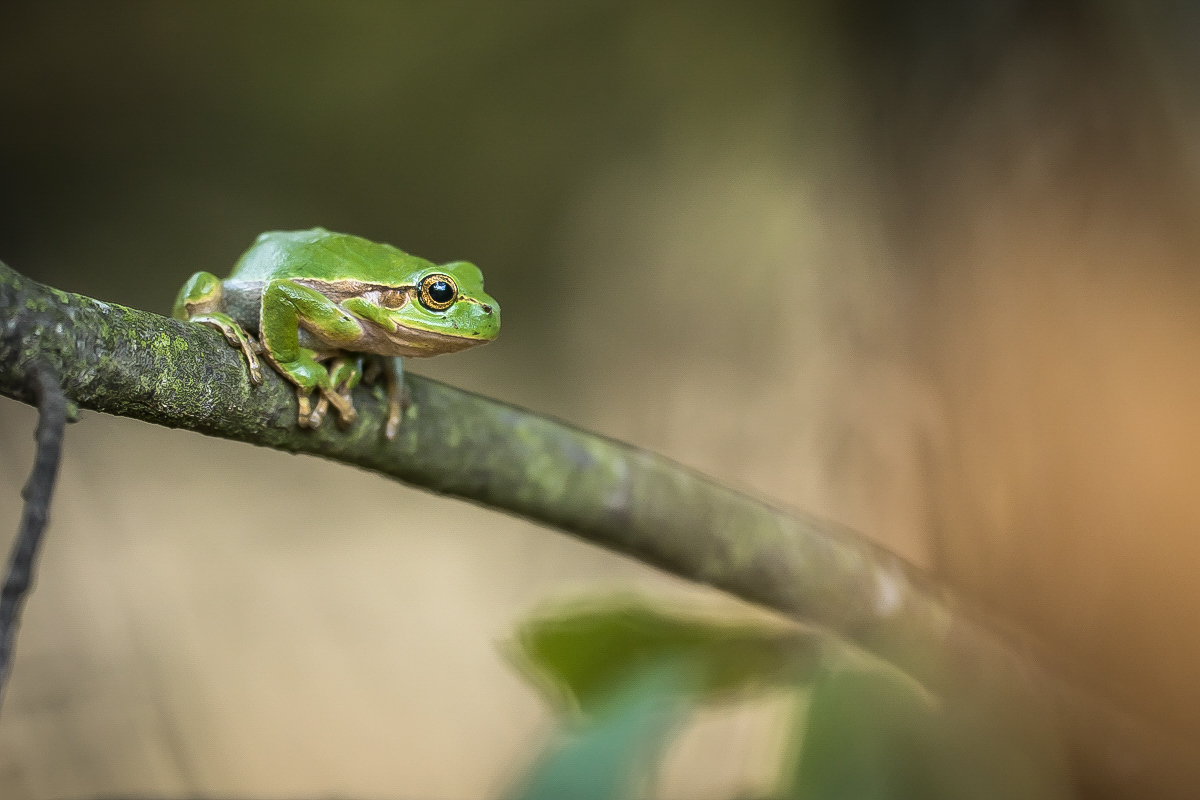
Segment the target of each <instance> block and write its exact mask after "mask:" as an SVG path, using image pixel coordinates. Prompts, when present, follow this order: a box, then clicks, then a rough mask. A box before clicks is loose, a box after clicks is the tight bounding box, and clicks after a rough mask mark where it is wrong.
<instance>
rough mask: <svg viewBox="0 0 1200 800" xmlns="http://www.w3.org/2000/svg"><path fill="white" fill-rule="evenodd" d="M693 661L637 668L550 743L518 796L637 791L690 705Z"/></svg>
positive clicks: (578, 798)
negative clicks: (589, 716)
mask: <svg viewBox="0 0 1200 800" xmlns="http://www.w3.org/2000/svg"><path fill="white" fill-rule="evenodd" d="M693 666H694V665H690V664H688V663H687V662H686V661H664V662H660V663H659V664H657V665H655V666H653V667H651V668H648V669H643V670H641V671H639V672H637V673H636V674H635V675H634V676H633V677H632V678H631V679H630V680H629V681H628V682H627V683H625V684H624V685H623V686H622V687H621V688H620V689H618V690H616V691H615V692H614V694H613V696H611V697H610V698H609V699H608V701H607V702H605V703H603V704H601V705H600V706H598V707H597V708H596V709H595V711H596V713H595V717H594V719H593V720H592V721H590V722H588V723H587V724H585V725H583V726H581V727H580V728H579V729H578V730H576V731H574V732H573V733H571V734H570V735H567V736H565V737H564V738H563V739H562V740H558V741H555V742H554V743H553V744H552V745H551V746H550V747H549V748H548V750H547V752H546V753H545V754H544V755H543V756H542V757H541V758H540V759H539V761H538V763H537V764H536V765H535V766H534V768H533V770H532V773H531V776H530V777H529V778H528V779H527V781H526V782H525V784H524V786H523V788H522V791H521V792H520V793H519V794H518V795H517V797H518V798H520V800H563V798H571V799H572V800H621V799H623V798H632V797H637V796H638V795H639V794H641V790H642V789H643V788H644V787H645V786H646V784H647V782H648V780H649V778H650V775H651V774H652V771H653V769H654V767H655V765H656V764H657V763H658V760H659V759H660V758H661V756H662V753H663V751H664V750H665V749H666V745H667V744H668V742H669V741H670V735H671V733H672V732H673V731H674V730H675V728H676V727H677V724H678V722H679V721H680V720H681V719H682V717H683V714H684V712H685V711H686V709H687V707H688V705H689V699H690V697H691V690H692V687H693V686H694V682H695V670H694V668H693Z"/></svg>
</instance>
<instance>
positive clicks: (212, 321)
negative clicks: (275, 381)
mask: <svg viewBox="0 0 1200 800" xmlns="http://www.w3.org/2000/svg"><path fill="white" fill-rule="evenodd" d="M188 319H189V321H190V322H198V323H200V324H201V325H207V326H208V327H210V328H216V329H217V330H219V331H220V332H221V333H222V334H223V335H224V336H225V341H227V342H229V346H230V347H238V348H241V351H242V355H244V356H245V357H246V365H247V366H248V367H249V368H250V382H251V383H252V384H254V385H255V386H262V382H263V379H262V367H260V366H259V362H258V354H259V353H261V352H262V345H260V344H259V343H258V342H256V341H255V340H254V337H252V336H251V335H250V334H248V333H246V330H245V328H243V327H242V326H241V325H239V324H237V322H235V321H234V319H233V317H230V316H229V315H228V314H222V313H221V312H219V311H213V312H209V313H207V314H197V315H196V316H194V317H189V318H188Z"/></svg>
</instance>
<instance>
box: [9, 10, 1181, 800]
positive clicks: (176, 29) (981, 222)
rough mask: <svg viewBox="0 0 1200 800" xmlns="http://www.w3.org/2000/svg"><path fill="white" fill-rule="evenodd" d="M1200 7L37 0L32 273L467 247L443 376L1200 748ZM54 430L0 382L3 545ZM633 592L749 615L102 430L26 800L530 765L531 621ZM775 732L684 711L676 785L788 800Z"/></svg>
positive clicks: (24, 676)
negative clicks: (367, 242)
mask: <svg viewBox="0 0 1200 800" xmlns="http://www.w3.org/2000/svg"><path fill="white" fill-rule="evenodd" d="M1198 37H1200V14H1198V13H1197V12H1196V11H1195V10H1194V9H1193V8H1192V7H1191V5H1190V4H1186V3H1182V2H1176V1H1173V0H1147V1H1146V2H1139V3H1133V2H1129V3H1122V2H1118V0H1111V1H1110V2H1101V1H1100V0H1092V1H1091V2H1088V1H1087V0H1053V1H1049V0H1047V1H1044V2H1023V1H1022V0H957V1H955V2H951V1H950V0H907V1H905V0H844V2H824V3H823V2H818V1H817V0H814V1H813V2H807V3H799V2H798V3H784V2H772V3H768V2H739V3H662V4H658V3H643V2H614V1H610V2H577V3H557V2H532V1H530V2H522V3H510V4H495V3H485V2H475V1H472V0H463V1H462V2H438V3H416V2H414V3H355V4H349V3H339V4H332V3H330V4H313V3H286V4H285V3H253V4H242V3H205V4H199V3H197V4H167V3H116V2H113V3H104V4H91V3H46V2H38V3H24V2H12V1H11V0H10V2H8V3H5V4H4V5H3V6H2V7H0V109H2V111H0V258H2V259H3V260H4V261H5V262H7V263H8V264H9V265H11V266H12V267H14V268H16V269H17V270H19V271H22V272H24V273H25V274H27V275H30V276H32V277H34V278H37V279H39V280H42V281H45V282H47V283H50V284H52V285H54V286H57V287H59V288H61V289H65V290H70V291H76V292H81V293H84V294H88V295H91V296H93V297H97V298H101V299H104V300H108V301H114V302H118V303H124V304H127V305H132V306H137V307H140V308H145V309H149V310H153V311H158V312H162V313H166V312H168V311H169V308H170V303H171V301H172V299H173V297H174V293H175V291H176V289H177V288H178V286H179V285H180V284H181V283H182V282H183V281H184V280H185V279H186V278H187V277H188V276H189V275H190V274H191V273H193V272H195V271H197V270H201V269H203V270H209V271H212V272H217V273H218V274H220V273H222V272H223V271H224V270H225V269H227V268H228V267H229V266H230V265H232V263H233V262H234V260H235V259H236V258H237V256H238V255H239V254H240V253H241V251H242V250H244V249H245V248H246V247H247V246H248V245H249V244H250V242H251V241H252V240H253V238H254V236H255V235H256V234H257V233H259V232H261V231H263V230H269V229H294V228H302V227H309V226H313V225H323V226H325V227H328V228H331V229H334V230H341V231H347V232H352V233H356V234H359V235H362V236H366V237H368V238H371V239H376V240H380V241H386V242H390V243H393V244H395V245H397V246H399V247H401V248H402V249H405V250H408V251H410V252H413V253H416V254H419V255H421V256H424V257H426V258H429V259H431V260H435V261H446V260H452V259H459V258H462V259H468V260H471V261H473V262H475V263H477V264H479V265H480V266H481V267H482V268H483V270H484V273H485V275H486V276H487V285H488V289H489V291H490V292H491V293H492V294H493V295H494V296H495V297H496V298H497V299H498V300H499V302H500V303H501V305H502V307H503V309H504V332H503V336H502V337H501V339H500V340H499V341H498V342H496V343H495V344H493V345H490V346H488V347H486V348H481V349H478V350H473V351H468V352H466V353H463V354H460V355H456V356H452V357H447V358H445V359H437V360H432V361H429V362H422V363H419V364H414V365H413V369H414V370H415V371H417V372H421V373H424V374H428V375H431V376H434V377H437V378H439V379H443V380H446V381H449V382H452V383H454V384H456V385H459V386H463V387H465V388H469V389H472V390H475V391H479V392H483V393H486V394H489V395H492V396H494V397H497V398H500V399H503V400H506V401H510V402H515V403H519V404H522V405H525V406H527V407H530V408H532V409H535V410H537V411H539V412H545V413H550V414H554V415H557V416H559V417H562V418H564V419H566V420H568V421H570V422H573V423H576V424H579V425H582V426H584V427H587V428H590V429H593V430H597V431H599V432H601V433H604V434H608V435H612V436H616V437H619V438H622V439H626V440H628V441H631V442H634V443H636V444H638V445H640V446H643V447H646V448H651V449H654V450H657V451H660V452H663V453H665V454H667V455H669V456H671V457H673V458H676V459H678V460H679V461H681V462H683V463H684V464H687V465H689V466H692V467H695V468H698V469H700V470H703V471H705V472H707V473H709V474H711V475H713V476H715V477H717V478H719V479H721V480H722V481H725V482H728V483H730V484H732V485H734V486H737V487H739V488H742V489H745V490H747V491H749V492H752V493H754V494H756V495H758V496H761V497H764V498H767V499H770V500H771V501H773V502H776V503H778V504H781V505H786V506H794V507H800V508H805V509H808V510H811V511H815V512H817V513H819V514H823V515H825V516H828V517H831V518H834V519H837V520H840V521H842V522H845V523H848V524H850V525H852V526H854V527H856V528H858V529H859V530H861V531H863V532H865V533H867V534H869V535H870V536H872V537H874V538H876V539H877V540H879V541H881V542H883V543H884V544H886V545H887V546H889V547H891V548H893V549H894V550H896V551H898V552H900V553H901V554H903V555H905V556H906V557H908V558H910V559H912V560H913V561H915V562H916V563H918V564H920V565H921V566H924V567H926V568H929V569H931V570H934V571H936V572H937V573H938V574H939V575H940V576H941V577H943V578H944V579H946V580H947V581H949V582H951V583H952V584H954V585H955V586H957V587H958V588H959V589H960V590H961V591H963V592H964V593H965V594H967V595H969V596H971V597H973V598H974V599H975V600H976V601H977V602H978V603H980V604H981V605H983V606H986V607H987V608H989V609H991V610H993V611H995V612H997V613H999V614H1001V615H1003V616H1004V617H1006V618H1007V619H1008V620H1009V621H1010V622H1011V623H1012V624H1013V625H1014V626H1015V627H1019V628H1020V629H1022V630H1023V631H1024V632H1025V633H1026V634H1028V635H1029V636H1030V637H1031V638H1032V640H1033V641H1035V642H1036V643H1037V646H1038V647H1039V648H1040V650H1041V652H1042V653H1043V655H1044V658H1045V659H1046V661H1047V662H1048V663H1050V664H1052V665H1054V667H1055V668H1056V669H1058V670H1059V671H1061V672H1062V673H1063V674H1065V675H1068V676H1070V677H1071V678H1072V679H1074V680H1077V681H1079V682H1080V683H1082V684H1083V685H1085V686H1087V687H1089V688H1090V689H1091V690H1093V691H1095V692H1096V693H1098V694H1100V695H1102V696H1104V697H1106V698H1107V699H1109V700H1110V701H1111V702H1113V703H1115V704H1117V705H1119V706H1121V707H1123V708H1125V709H1126V710H1129V711H1131V712H1133V713H1135V714H1137V715H1139V716H1141V717H1143V718H1145V719H1147V720H1151V721H1153V722H1155V723H1156V724H1158V725H1160V726H1162V727H1164V728H1166V729H1169V730H1171V731H1173V732H1174V733H1176V734H1178V735H1181V736H1184V737H1189V738H1192V739H1194V740H1200V692H1198V691H1197V689H1196V687H1195V676H1196V673H1197V665H1200V625H1197V624H1196V620H1197V618H1198V617H1200V578H1197V575H1196V574H1197V567H1198V566H1200V485H1198V479H1200V313H1198V312H1200V270H1198V269H1197V267H1196V266H1195V265H1196V263H1197V262H1196V256H1197V254H1198V253H1200V248H1198V246H1197V245H1198V244H1200V243H1198V242H1197V226H1196V224H1195V220H1196V219H1197V216H1196V211H1197V198H1198V196H1200V195H1198V194H1197V188H1198V186H1200V183H1198V169H1200V159H1198V158H1197V153H1200V147H1198V145H1200V115H1198V114H1197V111H1198V110H1200V109H1198V106H1197V103H1196V100H1195V98H1196V97H1197V91H1198V90H1200V61H1198V60H1197V57H1196V52H1197V51H1196V48H1195V47H1194V43H1195V41H1197V40H1198ZM34 422H35V414H34V413H33V412H32V410H30V409H28V408H26V407H24V406H21V405H19V404H17V403H14V402H12V401H8V400H0V448H2V449H0V452H3V458H2V459H0V484H2V485H0V532H3V536H4V537H10V536H11V535H12V534H11V532H12V531H15V528H16V521H17V517H18V513H19V487H20V485H21V484H22V482H23V481H24V478H25V475H26V472H27V470H28V467H29V464H30V463H31V457H32V440H31V433H32V429H33V425H34ZM4 541H5V542H7V538H5V539H4ZM630 586H633V587H636V588H638V589H639V590H641V591H644V592H646V593H647V594H650V595H652V596H656V597H665V598H674V599H676V600H683V601H686V602H687V603H689V604H694V605H695V606H698V607H704V608H709V609H712V610H713V611H714V612H719V613H728V614H749V613H752V612H751V610H749V609H746V608H744V607H742V606H739V605H738V604H737V603H735V602H733V601H731V600H729V599H728V598H724V597H722V596H719V595H717V594H716V593H713V592H709V591H706V590H703V589H699V588H696V587H691V586H687V585H685V584H684V583H682V582H680V581H677V580H673V579H670V578H667V577H665V576H663V575H661V574H658V573H656V572H654V571H652V570H650V569H648V568H645V567H643V566H640V565H638V564H636V563H634V562H632V561H629V560H627V559H624V558H620V557H617V556H614V555H612V554H609V553H606V552H603V551H601V550H598V549H597V548H594V547H591V546H589V545H585V544H582V543H579V542H577V541H574V540H572V539H570V538H568V537H566V536H564V535H562V534H558V533H555V532H553V531H549V530H545V529H541V528H538V527H535V526H532V525H530V524H528V523H525V522H522V521H518V520H513V519H510V518H507V517H504V516H501V515H498V514H495V513H491V512H488V511H485V510H482V509H479V508H476V507H473V506H469V505H466V504H462V503H457V502H452V501H449V500H446V499H442V498H437V497H434V496H431V495H428V494H423V493H420V492H417V491H414V490H411V489H407V488H405V487H402V486H400V485H397V484H394V483H391V482H388V481H385V480H383V479H381V478H379V477H377V476H372V475H368V474H365V473H361V472H358V471H355V470H352V469H349V468H346V467H343V466H339V465H335V464H328V463H323V462H320V461H317V460H314V459H310V458H300V457H293V456H289V455H284V454H281V453H276V452H269V451H264V450H258V449H254V448H251V447H248V446H244V445H238V444H234V443H229V442H222V441H215V440H209V439H205V438H203V437H200V436H197V435H194V434H189V433H184V432H178V431H170V430H165V429H160V428H155V427H152V426H148V425H144V424H141V423H136V422H133V421H129V420H121V419H114V418H108V417H104V416H101V415H98V414H90V413H85V414H84V415H83V419H82V421H81V422H80V423H79V424H78V425H75V426H73V427H71V428H70V429H69V431H68V439H67V446H66V454H65V462H64V466H63V472H62V476H61V480H60V485H59V489H58V493H57V496H56V498H55V502H54V507H53V517H52V523H51V528H50V530H49V536H48V540H47V544H46V550H45V554H44V558H43V561H42V565H41V571H40V576H39V583H38V586H37V589H36V592H35V594H34V595H33V597H32V599H31V601H30V602H29V604H28V607H27V610H26V614H25V622H24V627H23V630H22V632H21V636H20V640H19V645H18V657H17V664H16V670H15V673H14V675H13V679H12V682H11V685H10V689H9V693H8V697H7V698H6V699H5V707H4V714H3V716H2V717H0V795H2V796H4V797H6V798H14V799H24V798H29V800H40V799H41V798H87V797H99V796H110V797H111V796H117V795H121V794H126V795H138V796H176V797H182V796H230V797H232V796H239V797H240V796H247V797H263V798H266V797H284V796H341V797H363V798H370V797H393V798H405V797H412V798H417V797H421V798H474V797H479V798H484V797H494V796H497V795H498V794H499V793H501V792H502V791H503V789H504V787H505V786H507V785H508V784H509V783H510V782H511V781H512V780H513V779H514V777H516V776H517V775H519V774H520V772H521V770H522V768H523V766H524V765H525V763H526V762H527V760H528V759H529V758H530V757H531V755H532V754H533V753H534V752H535V750H536V748H537V747H538V746H539V745H540V743H542V742H543V741H544V740H545V738H546V737H547V736H548V735H549V733H550V731H551V729H552V720H551V717H550V715H549V711H548V709H547V708H546V707H545V706H544V704H543V703H542V701H541V700H540V699H539V697H538V695H537V694H536V693H535V692H534V691H533V690H532V689H531V688H530V687H529V686H527V685H526V684H525V683H524V682H523V681H522V680H521V678H520V677H519V675H518V673H516V672H515V671H514V670H513V669H512V668H511V667H510V665H509V664H508V662H507V661H506V660H505V657H504V656H503V653H502V647H501V646H500V645H501V644H502V643H503V642H504V641H505V640H506V638H507V637H509V636H510V635H511V632H512V628H513V625H514V623H515V622H516V621H517V620H519V619H520V618H522V616H523V615H525V614H527V613H529V611H530V610H532V609H535V608H537V607H538V606H539V604H541V603H544V602H547V601H548V600H550V599H552V598H554V597H562V596H569V595H572V594H575V593H579V592H582V591H600V590H605V589H612V588H614V587H630ZM786 715H787V709H786V708H782V707H781V704H780V703H778V702H775V703H773V701H772V699H771V698H766V699H764V700H760V701H758V702H757V703H755V704H749V705H745V706H741V707H736V708H731V709H727V710H725V711H722V712H719V713H716V712H714V713H712V714H709V715H707V716H703V717H702V718H699V719H697V720H695V721H694V723H693V724H692V725H691V726H690V727H689V729H688V730H687V732H686V733H685V735H684V736H683V739H682V741H681V742H680V744H679V746H678V747H677V748H676V751H675V752H674V753H673V754H672V755H671V757H670V759H669V761H668V765H667V769H666V774H665V776H664V779H663V781H662V785H661V786H660V787H659V790H658V791H659V794H660V796H662V797H690V798H702V797H711V798H721V797H732V796H735V795H738V794H739V793H741V794H742V795H744V796H748V795H750V794H752V793H754V792H762V791H765V790H766V789H767V788H769V786H770V781H771V779H772V775H771V770H772V769H773V767H772V764H774V763H775V762H776V761H777V759H778V754H779V751H780V748H781V747H783V746H785V745H784V744H783V743H781V734H780V732H779V725H778V724H777V722H778V720H779V719H783V718H786Z"/></svg>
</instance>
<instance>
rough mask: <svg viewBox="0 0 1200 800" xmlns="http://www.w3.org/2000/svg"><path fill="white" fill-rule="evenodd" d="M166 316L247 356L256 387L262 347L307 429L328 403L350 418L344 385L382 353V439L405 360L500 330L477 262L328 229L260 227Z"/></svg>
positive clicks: (396, 411) (401, 395)
mask: <svg viewBox="0 0 1200 800" xmlns="http://www.w3.org/2000/svg"><path fill="white" fill-rule="evenodd" d="M173 315H174V317H175V318H176V319H181V320H187V321H191V322H198V323H200V324H202V325H209V326H211V327H213V328H216V329H217V330H219V331H220V332H221V333H222V334H224V335H225V338H226V340H228V342H229V343H230V345H232V346H234V347H238V348H240V349H241V351H242V353H243V354H244V355H245V357H246V363H247V365H248V366H249V370H250V381H251V382H252V383H254V384H255V385H258V384H261V383H262V368H261V366H260V364H259V356H260V355H261V356H262V357H263V359H265V360H266V361H267V363H269V364H270V365H271V366H272V367H274V368H275V370H276V371H278V372H279V374H281V375H283V377H285V378H287V379H288V380H289V381H291V382H292V383H294V384H295V385H296V394H297V399H298V401H299V407H300V408H299V424H300V426H301V427H305V428H316V427H317V426H319V425H320V424H321V420H322V419H323V418H324V416H325V413H326V411H327V410H328V408H329V406H330V405H332V406H333V407H334V408H336V409H337V411H338V414H339V416H340V419H341V421H342V423H343V424H345V425H349V424H350V423H351V422H353V421H354V420H355V419H356V418H357V413H356V412H355V409H354V404H353V402H352V401H351V399H350V392H351V390H352V389H353V388H354V387H355V386H356V385H357V384H358V382H359V381H360V380H361V379H362V377H363V371H364V358H365V357H366V356H380V357H382V358H381V359H379V361H378V362H376V363H378V364H379V365H380V366H382V368H383V371H384V373H385V375H386V376H387V381H388V398H389V409H388V420H387V425H386V427H385V433H386V435H387V437H388V438H389V439H392V438H395V436H396V433H397V432H398V431H399V429H400V420H401V418H402V416H403V413H404V406H405V404H406V397H407V395H406V392H405V389H404V372H403V362H402V360H401V359H402V358H427V357H429V356H436V355H441V354H442V353H454V352H457V351H459V350H465V349H466V348H468V347H474V346H475V345H479V344H485V343H487V342H490V341H492V340H493V339H495V338H496V336H497V335H498V334H499V333H500V307H499V306H498V305H497V304H496V301H495V300H493V299H492V298H491V297H489V296H488V295H487V294H485V293H484V291H483V273H481V272H480V271H479V268H478V267H476V266H475V265H474V264H469V263H467V262H465V261H456V262H453V263H450V264H443V265H441V266H438V265H436V264H433V263H431V262H429V261H426V260H425V259H423V258H417V257H416V256H411V255H409V254H407V253H404V252H402V251H400V250H398V249H396V248H395V247H392V246H391V245H389V244H376V243H375V242H370V241H367V240H366V239H362V238H360V237H358V236H350V235H348V234H344V233H332V232H330V231H327V230H325V229H324V228H313V229H312V230H307V231H269V232H267V233H264V234H262V235H261V236H259V237H258V239H256V240H255V242H254V244H253V246H251V248H250V249H249V250H247V251H246V252H245V253H244V254H243V255H242V257H241V258H240V259H239V260H238V262H237V264H236V265H235V266H234V268H233V271H232V272H231V273H229V277H227V278H225V279H224V280H221V279H220V278H218V277H217V276H216V275H213V274H212V273H209V272H197V273H196V274H195V275H193V276H192V277H191V278H190V279H189V280H188V282H187V283H185V284H184V285H183V288H182V289H180V290H179V296H178V297H177V298H176V300H175V307H174V311H173ZM256 336H257V339H256V338H255V337H256ZM372 368H373V367H369V368H368V374H370V372H371V369H372ZM314 393H316V395H317V398H316V400H317V402H316V403H315V404H314V403H313V402H312V398H313V394H314Z"/></svg>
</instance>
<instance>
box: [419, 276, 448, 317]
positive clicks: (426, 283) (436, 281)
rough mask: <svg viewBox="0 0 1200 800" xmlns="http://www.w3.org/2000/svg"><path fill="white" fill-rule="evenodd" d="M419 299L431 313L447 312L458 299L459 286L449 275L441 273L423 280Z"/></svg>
mask: <svg viewBox="0 0 1200 800" xmlns="http://www.w3.org/2000/svg"><path fill="white" fill-rule="evenodd" d="M417 298H418V299H419V300H420V301H421V305H423V306H425V307H426V308H428V309H429V310H430V311H445V310H446V309H447V308H449V307H450V306H452V305H454V301H455V300H457V299H458V286H456V285H455V283H454V279H453V278H451V277H450V276H449V275H443V274H441V273H440V272H438V273H434V274H433V275H426V276H425V277H424V278H422V279H421V285H420V287H419V289H418V294H417Z"/></svg>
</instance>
